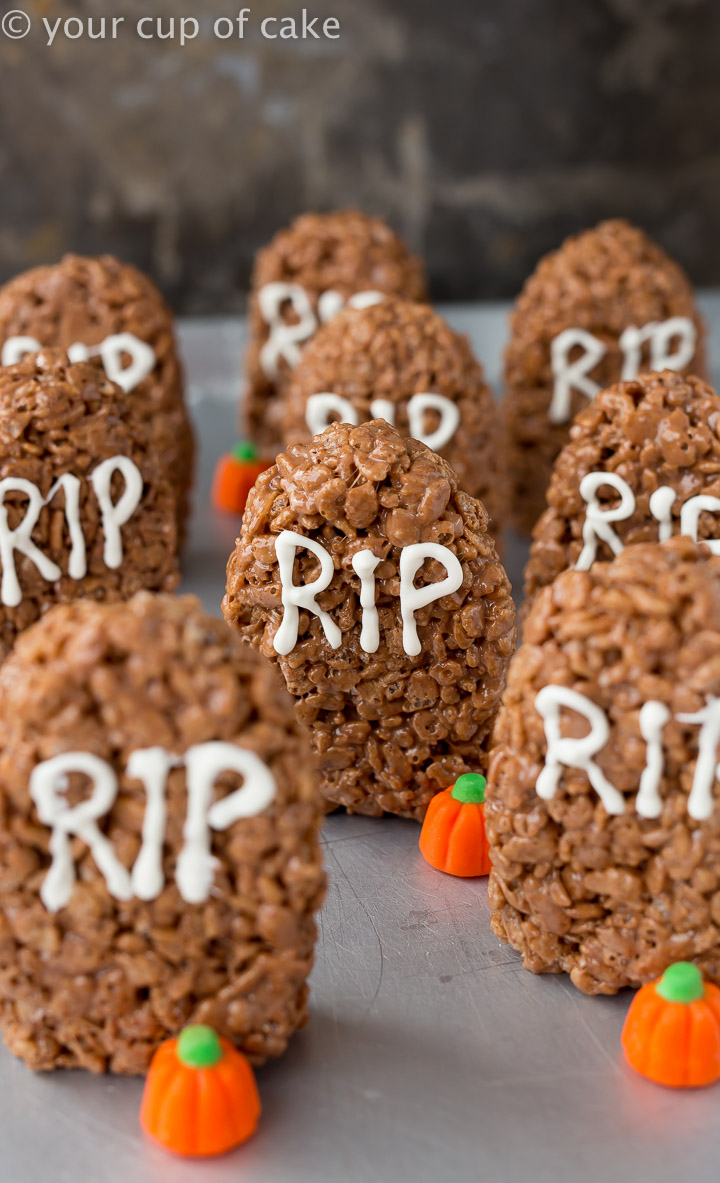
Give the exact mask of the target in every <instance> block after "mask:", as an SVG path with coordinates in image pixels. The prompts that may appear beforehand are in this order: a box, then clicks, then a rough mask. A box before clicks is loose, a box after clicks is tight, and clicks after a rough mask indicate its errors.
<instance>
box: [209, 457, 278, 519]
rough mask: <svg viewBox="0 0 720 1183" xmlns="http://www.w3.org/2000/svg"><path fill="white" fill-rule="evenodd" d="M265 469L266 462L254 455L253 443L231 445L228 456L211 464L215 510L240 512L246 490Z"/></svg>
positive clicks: (212, 494) (245, 499)
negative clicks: (213, 464) (213, 466)
mask: <svg viewBox="0 0 720 1183" xmlns="http://www.w3.org/2000/svg"><path fill="white" fill-rule="evenodd" d="M266 468H269V462H268V461H265V460H260V459H259V458H258V453H257V449H256V447H255V445H254V444H251V443H247V442H242V443H239V444H235V447H234V448H233V449H232V451H231V452H229V453H228V455H226V456H221V457H220V459H219V460H218V462H217V465H216V467H215V476H214V478H213V484H212V493H211V500H212V504H213V506H214V507H215V509H219V510H221V511H222V512H223V513H238V514H240V513H242V511H243V510H244V508H245V502H246V501H247V497H248V493H249V492H250V490H251V489H252V487H253V485H254V484H255V481H256V480H257V478H258V477H259V476H260V473H261V472H264V471H265V469H266Z"/></svg>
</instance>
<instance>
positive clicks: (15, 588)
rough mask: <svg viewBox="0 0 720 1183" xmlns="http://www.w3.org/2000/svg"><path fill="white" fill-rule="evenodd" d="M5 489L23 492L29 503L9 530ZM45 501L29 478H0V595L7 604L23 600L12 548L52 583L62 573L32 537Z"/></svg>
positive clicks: (9, 491) (10, 491) (8, 605)
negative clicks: (0, 479) (0, 568)
mask: <svg viewBox="0 0 720 1183" xmlns="http://www.w3.org/2000/svg"><path fill="white" fill-rule="evenodd" d="M7 493H24V494H25V496H26V497H27V499H28V507H27V509H26V511H25V515H24V517H23V520H22V521H21V522H20V524H19V525H18V526H16V527H15V529H14V530H11V529H10V526H9V525H8V512H7V506H6V505H5V496H6V494H7ZM44 505H45V498H44V497H43V495H42V493H41V492H40V490H39V489H38V487H37V485H34V484H33V483H32V481H26V480H24V479H23V478H22V477H5V479H4V480H2V481H0V563H2V582H1V583H0V599H2V602H3V604H4V605H5V606H6V607H8V608H15V607H17V605H18V604H20V603H21V602H22V589H21V587H20V581H19V579H18V577H17V570H16V568H15V551H19V552H20V554H23V555H25V557H26V558H28V559H29V560H30V562H31V563H34V564H35V566H36V567H37V569H38V571H39V572H40V574H41V575H42V577H43V579H47V580H48V581H49V582H52V583H54V582H55V581H56V580H58V579H60V578H61V576H62V571H61V570H60V568H59V567H58V565H57V563H54V562H53V561H52V559H49V558H48V556H47V555H44V554H43V552H42V551H41V550H40V548H39V547H37V546H36V545H35V543H34V542H33V540H32V538H31V534H32V532H33V530H34V529H35V524H36V522H37V520H38V518H39V517H40V511H41V510H42V507H43V506H44Z"/></svg>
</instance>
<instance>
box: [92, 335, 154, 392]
mask: <svg viewBox="0 0 720 1183" xmlns="http://www.w3.org/2000/svg"><path fill="white" fill-rule="evenodd" d="M98 348H99V351H100V357H101V359H102V363H103V368H104V370H105V373H106V374H107V376H108V378H109V379H110V380H111V382H116V383H117V385H118V386H119V387H120V388H121V390H124V391H125V393H126V394H129V393H130V391H131V390H134V389H135V387H136V386H139V385H140V383H141V382H144V381H145V379H146V378H147V377H148V376H149V375H150V374H152V372H153V370H154V369H155V351H154V350H153V349H151V347H150V346H149V345H148V344H147V342H146V341H141V340H140V338H139V337H136V336H135V334H134V333H114V334H113V336H111V337H106V338H105V340H104V341H101V342H100V345H99V347H98ZM124 353H127V354H129V356H130V364H129V365H128V366H124V365H123V354H124Z"/></svg>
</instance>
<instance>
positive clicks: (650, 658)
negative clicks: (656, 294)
mask: <svg viewBox="0 0 720 1183" xmlns="http://www.w3.org/2000/svg"><path fill="white" fill-rule="evenodd" d="M653 605H655V606H656V607H657V609H658V611H659V609H660V606H661V605H662V606H663V612H662V616H663V619H664V620H665V621H666V622H669V621H673V622H674V628H673V631H672V644H668V646H667V649H666V652H664V653H656V652H655V645H656V641H657V638H656V636H655V634H654V633H653V631H652V629H650V628H648V627H647V619H648V613H649V612H650V611H651V609H652V607H653ZM581 620H582V621H583V626H582V636H578V642H579V645H580V646H581V647H582V648H583V649H587V650H588V651H590V650H592V651H593V653H592V669H590V668H588V674H590V673H591V672H593V673H594V672H597V671H599V670H601V669H603V668H605V663H606V662H607V661H608V659H609V660H611V661H612V662H613V663H614V664H616V665H617V667H618V669H619V670H620V669H623V668H624V667H625V666H626V664H628V663H630V662H631V661H632V662H633V663H634V664H633V665H632V674H633V677H638V676H639V675H640V672H641V670H642V669H647V670H648V671H649V672H650V671H652V670H656V671H657V672H658V673H660V671H663V672H664V673H665V674H666V675H667V676H671V677H672V682H673V684H674V685H675V684H677V686H678V687H680V688H683V690H686V687H684V684H683V672H684V671H683V669H682V668H680V667H679V666H678V664H677V661H678V649H679V647H681V646H682V645H683V643H684V640H685V639H689V638H692V637H694V636H695V634H696V633H698V632H701V631H704V630H706V629H708V630H712V629H718V630H720V556H715V555H713V554H711V553H710V551H709V550H708V548H707V547H705V546H702V545H701V544H698V543H695V542H693V541H692V540H691V539H690V538H687V537H684V536H678V537H676V538H672V539H670V540H669V541H668V542H663V543H657V542H650V543H640V544H639V545H637V546H628V547H627V548H626V549H625V550H624V551H623V552H622V554H620V555H618V556H617V558H615V559H614V560H613V561H612V562H598V563H595V564H594V565H593V566H592V567H591V568H590V570H589V571H576V570H571V571H564V572H563V573H562V574H561V575H559V576H558V577H557V579H556V580H555V581H554V583H552V584H551V585H550V586H549V587H545V588H543V589H542V591H541V592H540V593H539V594H538V596H537V597H536V599H535V601H534V603H533V606H532V608H531V610H530V612H529V613H528V616H527V619H526V621H525V626H524V632H523V640H524V645H523V648H524V647H525V644H527V645H528V646H537V645H539V646H541V647H543V648H545V649H547V651H548V653H553V654H554V653H556V652H557V653H562V654H563V655H564V657H563V660H564V661H565V660H567V661H568V662H571V653H570V650H571V649H573V648H574V646H573V645H572V643H571V642H572V638H573V636H574V635H575V633H576V632H577V630H578V628H579V627H580V621H581ZM621 637H622V638H624V641H623V642H622V643H627V646H628V647H627V648H626V649H621V648H618V644H620V638H621ZM669 640H670V635H669V634H668V641H669ZM709 643H710V644H711V647H712V648H713V649H714V648H715V647H717V649H718V652H720V632H719V635H718V639H717V644H716V643H715V642H714V641H712V639H711V638H709ZM566 646H567V651H566ZM692 657H697V653H696V652H695V650H694V649H693V650H692V651H691V652H690V653H689V655H688V660H689V659H690V658H692ZM569 668H570V667H569ZM689 668H690V667H688V669H689ZM538 675H541V671H540V670H538ZM612 685H613V683H612V682H610V681H609V682H608V683H607V687H606V690H605V693H604V697H607V698H609V699H610V700H612ZM717 692H718V693H719V694H720V680H719V681H718V685H717ZM613 705H615V704H614V703H613Z"/></svg>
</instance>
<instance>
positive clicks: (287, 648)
mask: <svg viewBox="0 0 720 1183" xmlns="http://www.w3.org/2000/svg"><path fill="white" fill-rule="evenodd" d="M298 550H309V551H310V552H311V554H314V555H315V558H316V559H318V561H319V563H320V574H319V575H318V577H317V579H315V580H313V582H312V583H307V584H304V585H303V584H299V585H298V584H295V583H293V566H294V563H295V553H296V551H298ZM275 554H276V555H277V560H278V566H279V568H280V583H281V585H282V603H283V618H282V620H281V622H280V627H279V628H278V630H277V632H276V634H275V639H274V641H273V646H274V648H275V652H276V653H280V654H281V655H282V656H284V655H285V654H287V653H291V652H292V650H293V649H294V648H295V645H296V644H297V639H298V629H299V627H300V612H299V609H300V608H304V609H305V611H306V612H312V613H313V615H314V616H317V617H318V619H319V620H320V623H321V625H322V628H323V632H324V633H325V638H326V640H327V642H328V644H329V645H330V646H331V648H333V649H338V648H339V647H340V645H341V643H342V633H341V632H340V629H339V628H338V626H337V625H336V624H335V622H334V620H332V618H331V617H330V616H329V614H328V613H327V612H326V611H325V610H324V609H323V608H321V607H320V606H319V605H318V604H317V602H316V599H315V597H316V596H317V595H318V593H319V592H321V591H325V588H326V587H328V586H329V585H330V582H331V580H332V577H333V574H334V572H335V567H334V564H333V561H332V558H331V556H330V555H329V554H328V552H327V551H326V550H325V548H324V547H323V546H321V545H320V543H319V542H315V541H314V539H312V538H303V536H302V534H296V533H295V532H294V531H293V530H283V532H282V534H279V535H278V537H277V538H276V540H275Z"/></svg>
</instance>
